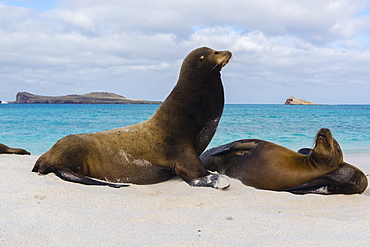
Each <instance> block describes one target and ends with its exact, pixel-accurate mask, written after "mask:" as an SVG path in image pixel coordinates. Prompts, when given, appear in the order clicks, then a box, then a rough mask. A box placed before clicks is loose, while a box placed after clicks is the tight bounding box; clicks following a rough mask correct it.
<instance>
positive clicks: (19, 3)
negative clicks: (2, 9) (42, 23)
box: [0, 0, 58, 12]
mask: <svg viewBox="0 0 370 247" xmlns="http://www.w3.org/2000/svg"><path fill="white" fill-rule="evenodd" d="M57 2H58V1H54V0H44V1H40V0H6V1H4V0H1V1H0V3H2V4H4V5H9V6H15V7H25V8H29V9H33V10H36V11H38V12H42V11H45V10H49V9H52V8H54V7H55V6H56V3H57Z"/></svg>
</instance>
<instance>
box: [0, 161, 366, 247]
mask: <svg viewBox="0 0 370 247" xmlns="http://www.w3.org/2000/svg"><path fill="white" fill-rule="evenodd" d="M37 158H38V156H15V155H0V246H326V247H327V246H336V247H337V246H362V247H363V246H369V243H370V189H369V188H368V189H367V190H366V191H365V193H364V194H362V195H330V196H321V195H304V196H298V195H293V194H290V193H285V192H272V191H263V190H256V189H254V188H251V187H247V186H244V185H243V184H241V183H240V182H239V181H238V180H234V179H231V180H230V181H231V187H230V188H229V189H227V190H224V191H220V190H216V189H211V188H195V187H190V186H188V185H187V184H186V183H185V182H183V181H182V180H181V179H172V180H170V181H167V182H164V183H159V184H155V185H149V186H143V185H141V186H138V185H132V186H130V187H128V188H120V189H114V188H109V187H98V186H85V185H80V184H75V183H70V182H65V181H63V180H61V179H59V178H58V177H56V176H55V175H54V174H48V175H46V176H39V175H37V174H35V173H32V172H30V170H31V169H32V167H33V164H34V162H35V161H36V159H37ZM369 158H370V155H350V156H349V155H346V156H345V160H346V161H347V162H349V163H352V164H354V165H357V166H358V167H360V168H361V169H362V170H363V171H364V172H365V173H370V166H369V165H370V162H368V161H369V160H370V159H369Z"/></svg>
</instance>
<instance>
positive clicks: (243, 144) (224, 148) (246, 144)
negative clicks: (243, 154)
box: [211, 141, 257, 156]
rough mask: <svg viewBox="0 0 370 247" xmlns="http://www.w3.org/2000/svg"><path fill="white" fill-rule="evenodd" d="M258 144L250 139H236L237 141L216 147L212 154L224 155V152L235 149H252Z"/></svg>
mask: <svg viewBox="0 0 370 247" xmlns="http://www.w3.org/2000/svg"><path fill="white" fill-rule="evenodd" d="M256 146H257V144H256V142H254V141H248V142H242V141H236V142H232V143H228V144H226V145H222V146H220V147H218V148H216V150H214V151H213V152H212V154H211V156H216V155H222V154H226V153H231V152H235V151H242V150H243V151H246V150H251V149H253V148H255V147H256Z"/></svg>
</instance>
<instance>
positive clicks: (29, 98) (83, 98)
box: [15, 92, 162, 104]
mask: <svg viewBox="0 0 370 247" xmlns="http://www.w3.org/2000/svg"><path fill="white" fill-rule="evenodd" d="M15 103H19V104H160V103H162V102H161V101H149V100H138V99H128V98H126V97H123V96H121V95H118V94H114V93H106V92H92V93H88V94H82V95H77V94H72V95H66V96H56V97H54V96H40V95H34V94H31V93H27V92H19V93H17V97H16V100H15Z"/></svg>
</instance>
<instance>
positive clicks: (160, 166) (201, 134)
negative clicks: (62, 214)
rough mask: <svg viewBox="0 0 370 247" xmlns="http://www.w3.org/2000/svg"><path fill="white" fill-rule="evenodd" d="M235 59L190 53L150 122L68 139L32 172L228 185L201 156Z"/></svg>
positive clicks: (86, 179) (82, 179)
mask: <svg viewBox="0 0 370 247" xmlns="http://www.w3.org/2000/svg"><path fill="white" fill-rule="evenodd" d="M231 55H232V54H231V52H229V51H215V50H212V49H210V48H207V47H202V48H198V49H196V50H194V51H192V52H191V53H190V54H189V55H188V56H187V57H186V58H185V59H184V61H183V63H182V66H181V70H180V75H179V79H178V82H177V84H176V85H175V87H174V88H173V90H172V92H171V93H170V94H169V95H168V97H167V98H166V100H165V101H164V102H163V103H162V105H161V106H160V107H159V108H158V109H157V111H156V112H155V113H154V114H153V116H152V117H151V118H150V119H148V120H146V121H144V122H141V123H138V124H135V125H131V126H127V127H122V128H118V129H112V130H107V131H102V132H96V133H90V134H78V135H70V136H67V137H64V138H62V139H61V140H59V141H58V142H57V143H56V144H55V145H54V146H53V147H52V148H51V149H50V150H49V151H47V152H46V153H45V154H43V155H42V156H41V157H40V158H39V159H38V160H37V161H36V164H35V166H34V168H33V169H32V171H33V172H38V173H41V174H46V173H49V172H54V173H55V174H56V175H58V176H59V177H61V178H62V179H64V180H68V181H72V182H79V183H83V184H92V185H109V186H113V187H120V186H121V185H120V184H116V183H134V184H153V183H158V182H162V181H165V180H168V179H170V178H172V177H173V176H175V175H178V176H180V177H181V178H182V179H184V180H185V181H186V182H187V183H188V184H189V185H191V186H205V187H214V188H220V189H222V188H226V187H228V186H229V182H228V180H227V179H226V178H224V177H222V176H220V175H218V174H211V173H210V172H209V171H207V170H206V169H205V168H204V167H203V165H202V162H201V161H200V159H199V155H200V154H201V153H202V152H203V151H204V149H205V148H206V147H207V145H208V144H209V142H210V141H211V139H212V137H213V135H214V133H215V131H216V128H217V125H218V122H219V120H220V117H221V115H222V112H223V107H224V90H223V85H222V81H221V74H220V71H221V69H222V68H223V67H224V66H225V65H226V64H227V63H228V61H229V60H230V58H231ZM97 179H98V180H97Z"/></svg>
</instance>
